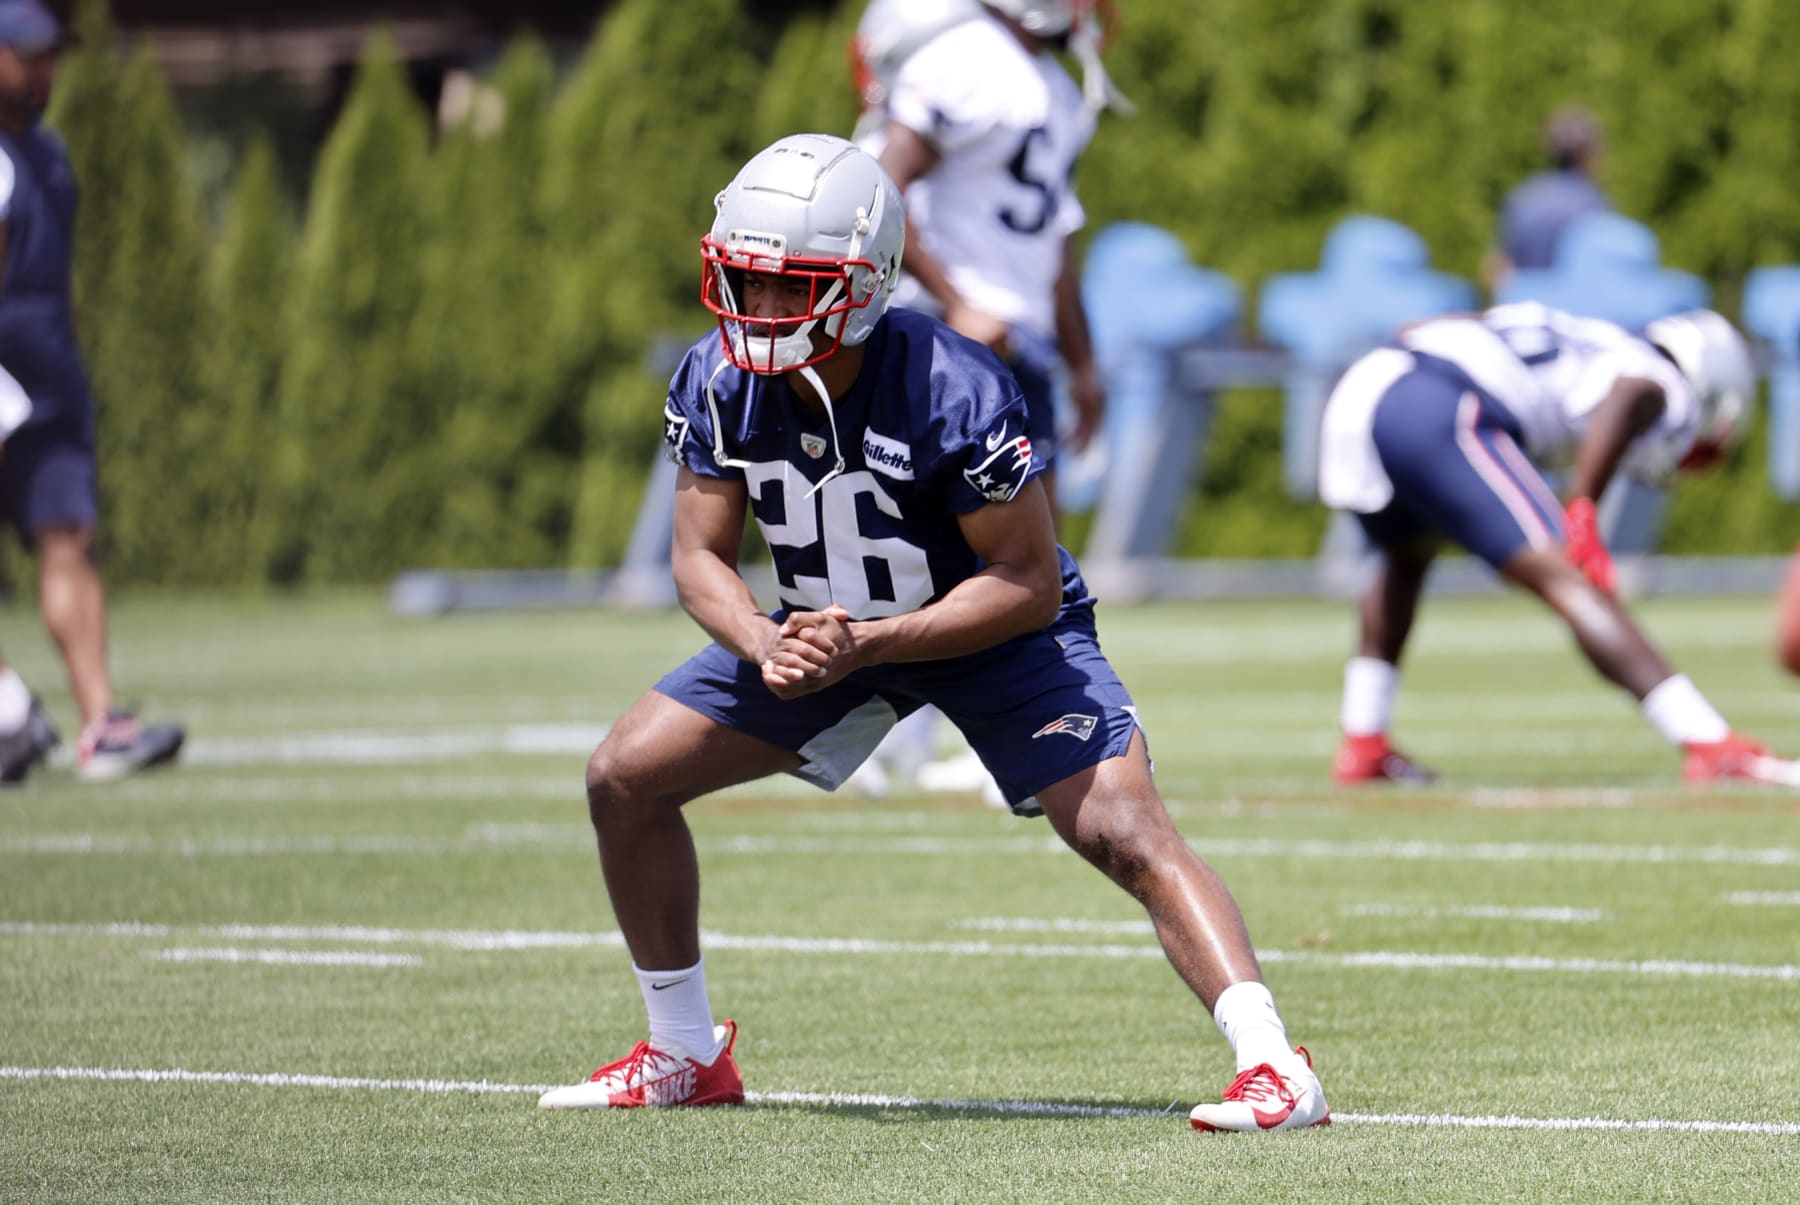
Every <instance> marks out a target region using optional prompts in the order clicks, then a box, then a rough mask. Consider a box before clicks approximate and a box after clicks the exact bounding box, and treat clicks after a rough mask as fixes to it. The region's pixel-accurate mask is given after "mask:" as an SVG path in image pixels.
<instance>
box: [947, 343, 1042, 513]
mask: <svg viewBox="0 0 1800 1205" xmlns="http://www.w3.org/2000/svg"><path fill="white" fill-rule="evenodd" d="M958 338H960V336H959V337H958ZM964 342H965V343H966V344H967V345H966V346H965V347H961V348H957V349H955V352H954V353H953V354H952V355H951V356H948V357H946V358H948V359H949V360H950V361H951V364H950V366H949V367H948V368H946V369H945V370H943V371H942V372H940V373H939V374H937V379H935V380H934V381H933V386H932V393H933V403H934V411H935V413H934V419H935V421H934V422H933V424H932V427H931V435H932V438H931V440H930V442H929V445H928V446H929V448H930V455H931V460H930V468H929V472H930V474H931V479H932V484H933V488H934V490H935V491H936V492H937V494H938V495H939V496H940V497H941V498H943V499H944V502H945V505H946V506H948V508H949V510H950V512H951V513H952V514H958V515H966V514H968V513H969V512H970V511H973V510H977V509H979V508H980V507H983V506H986V505H987V504H988V503H989V502H1010V501H1012V500H1013V499H1014V498H1016V497H1018V496H1019V491H1020V490H1022V489H1024V488H1025V483H1026V482H1028V481H1030V480H1031V479H1032V478H1033V477H1036V476H1037V475H1038V474H1039V473H1042V472H1043V471H1044V469H1045V467H1046V466H1045V464H1044V462H1043V460H1042V459H1041V458H1040V457H1038V456H1037V455H1036V454H1035V453H1034V452H1033V450H1032V446H1031V439H1030V438H1029V437H1028V436H1027V435H1026V434H1025V398H1024V395H1023V394H1021V393H1020V392H1019V385H1018V382H1017V381H1015V380H1014V379H1013V376H1012V374H1011V373H1010V372H1008V371H1006V367H1005V366H1004V365H1003V364H1001V363H1000V361H999V359H998V358H996V357H995V356H994V355H993V353H992V352H989V351H988V350H987V349H986V348H983V347H980V346H979V345H976V344H973V343H967V341H964Z"/></svg>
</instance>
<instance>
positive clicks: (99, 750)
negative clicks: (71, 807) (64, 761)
mask: <svg viewBox="0 0 1800 1205" xmlns="http://www.w3.org/2000/svg"><path fill="white" fill-rule="evenodd" d="M186 739H187V730H186V729H185V728H183V727H182V726H181V725H179V724H140V723H138V721H137V718H136V717H135V716H133V715H132V714H131V713H130V712H128V711H109V712H107V713H106V714H105V715H103V716H101V717H100V718H99V719H97V720H95V721H94V722H93V723H91V724H89V725H88V726H87V727H86V728H83V729H82V730H81V742H80V745H79V747H78V748H77V749H76V751H75V776H76V777H77V778H79V779H81V780H82V781H83V782H106V781H108V780H110V779H114V778H123V777H124V776H125V775H127V774H130V773H133V772H134V771H137V770H148V769H149V768H150V767H152V766H160V765H162V764H164V763H165V762H171V761H174V760H175V755H176V754H178V753H180V752H181V744H182V742H183V741H184V740H186Z"/></svg>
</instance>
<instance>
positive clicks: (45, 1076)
mask: <svg viewBox="0 0 1800 1205" xmlns="http://www.w3.org/2000/svg"><path fill="white" fill-rule="evenodd" d="M0 1080H23V1081H32V1080H52V1081H60V1082H65V1083H67V1082H100V1083H131V1084H168V1083H176V1084H217V1085H221V1086H231V1087H255V1088H312V1089H336V1090H341V1091H364V1092H415V1093H423V1094H428V1095H436V1096H449V1095H465V1094H466V1095H502V1096H536V1095H538V1094H540V1093H543V1092H546V1091H548V1090H549V1089H551V1088H553V1087H560V1086H561V1085H556V1084H508V1083H496V1082H495V1081H493V1080H448V1079H360V1078H355V1077H350V1076H338V1075H305V1074H297V1073H291V1072H246V1071H186V1070H182V1069H179V1068H175V1069H159V1070H152V1069H143V1068H125V1067H16V1066H0ZM746 1095H747V1097H748V1099H749V1102H750V1103H751V1104H758V1105H772V1106H777V1107H779V1106H803V1107H804V1106H816V1107H822V1108H827V1109H829V1108H856V1109H867V1108H880V1109H906V1110H920V1111H923V1110H931V1111H941V1110H956V1111H961V1112H972V1113H999V1114H1009V1115H1023V1116H1028V1117H1118V1118H1139V1117H1168V1116H1171V1115H1174V1116H1179V1112H1177V1110H1180V1109H1181V1106H1179V1105H1171V1106H1170V1107H1169V1108H1165V1109H1145V1108H1139V1107H1133V1106H1127V1105H1080V1104H1064V1103H1059V1102H1052V1101H1034V1100H964V1099H955V1098H952V1099H944V1100H933V1099H930V1098H928V1097H918V1096H890V1095H885V1094H872V1093H859V1092H750V1093H747V1094H746ZM1332 1120H1333V1121H1334V1122H1347V1123H1349V1124H1352V1125H1389V1126H1412V1127H1425V1128H1434V1129H1437V1128H1442V1129H1482V1130H1653V1131H1654V1130H1672V1131H1677V1132H1681V1133H1694V1134H1717V1133H1725V1134H1766V1135H1781V1136H1786V1135H1794V1134H1800V1122H1790V1121H1673V1120H1667V1119H1660V1118H1655V1119H1626V1118H1609V1117H1517V1116H1474V1117H1469V1116H1459V1115H1456V1114H1448V1113H1333V1114H1332Z"/></svg>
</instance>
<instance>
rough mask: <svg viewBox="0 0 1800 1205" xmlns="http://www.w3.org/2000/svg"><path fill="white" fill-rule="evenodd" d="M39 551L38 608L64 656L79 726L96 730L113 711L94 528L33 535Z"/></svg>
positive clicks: (44, 531)
mask: <svg viewBox="0 0 1800 1205" xmlns="http://www.w3.org/2000/svg"><path fill="white" fill-rule="evenodd" d="M34 539H35V541H36V543H37V547H38V557H39V566H38V607H39V609H40V610H41V611H42V612H43V616H44V626H45V627H46V628H48V629H49V631H50V638H51V639H52V640H54V641H56V647H57V648H58V649H60V650H61V651H62V656H63V664H64V665H65V666H66V667H67V668H68V672H69V689H70V690H71V691H73V692H74V695H75V706H76V707H77V708H78V709H79V710H80V712H81V722H82V723H83V724H92V723H94V722H95V721H96V720H99V719H101V718H102V717H104V716H105V715H106V713H107V710H108V709H109V708H111V707H112V703H113V698H112V679H111V678H110V677H109V676H108V674H107V669H106V595H105V592H104V591H103V589H102V588H101V584H100V570H99V568H98V567H97V566H96V565H95V564H94V531H93V529H92V528H90V527H52V528H46V529H44V530H41V531H38V532H36V533H35V535H34Z"/></svg>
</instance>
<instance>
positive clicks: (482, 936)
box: [0, 921, 1800, 982]
mask: <svg viewBox="0 0 1800 1205" xmlns="http://www.w3.org/2000/svg"><path fill="white" fill-rule="evenodd" d="M189 935H192V936H200V937H208V938H214V939H220V940H226V941H257V940H263V941H338V942H345V941H349V942H357V941H361V942H369V943H373V944H413V945H427V946H444V947H448V948H451V949H458V950H542V949H570V948H583V947H600V948H606V949H617V948H620V947H622V946H623V945H624V944H625V940H624V938H623V937H622V936H621V935H620V934H618V933H616V932H598V933H578V932H560V933H559V932H555V931H532V930H456V929H380V928H340V927H337V926H330V925H327V926H319V927H296V926H280V925H277V926H258V925H197V926H173V925H149V924H139V923H137V922H130V921H127V922H120V923H114V924H107V925H82V924H60V923H38V922H31V921H13V922H7V923H0V936H18V937H121V938H155V939H169V938H179V937H186V936H189ZM701 941H702V942H703V943H704V944H705V945H706V946H707V947H708V948H709V949H714V950H749V951H762V952H766V951H778V952H780V953H785V954H836V955H844V954H866V955H876V956H905V955H924V956H927V957H934V958H945V957H967V958H1101V959H1138V958H1148V959H1161V958H1162V957H1163V952H1162V949H1161V948H1160V947H1158V946H1153V945H1114V944H1100V943H1096V944H1093V945H1051V944H1047V943H1046V944H1043V945H1037V944H1023V945H1018V944H1000V943H995V942H987V941H966V942H942V941H887V940H877V939H871V938H861V937H786V936H780V935H757V934H739V933H714V932H705V933H702V934H701ZM1256 953H1257V957H1258V958H1260V959H1262V960H1263V961H1264V962H1280V963H1292V964H1296V965H1312V966H1334V967H1354V968H1363V969H1380V970H1471V971H1515V972H1517V971H1532V972H1552V973H1563V974H1611V975H1651V976H1660V977H1679V978H1698V979H1776V980H1782V981H1791V982H1800V966H1793V965H1783V964H1778V963H1777V964H1764V963H1736V962H1686V961H1675V960H1670V959H1642V960H1639V959H1599V958H1545V957H1541V956H1537V955H1527V954H1520V955H1510V956H1508V955H1491V954H1425V953H1417V952H1413V951H1408V950H1367V951H1362V952H1346V953H1341V954H1340V953H1327V952H1324V951H1318V950H1258V951H1257V952H1256Z"/></svg>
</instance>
